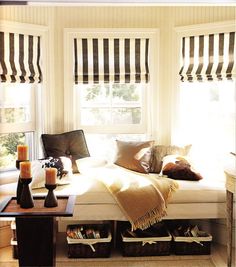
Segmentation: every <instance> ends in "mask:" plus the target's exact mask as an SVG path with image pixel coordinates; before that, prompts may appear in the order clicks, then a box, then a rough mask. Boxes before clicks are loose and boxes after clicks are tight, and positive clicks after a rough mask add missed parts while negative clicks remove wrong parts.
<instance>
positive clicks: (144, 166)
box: [114, 140, 154, 173]
mask: <svg viewBox="0 0 236 267" xmlns="http://www.w3.org/2000/svg"><path fill="white" fill-rule="evenodd" d="M116 143H117V155H116V160H115V162H114V163H115V164H116V165H119V166H121V167H124V168H126V169H129V170H132V171H136V172H141V173H148V172H149V169H150V161H151V158H152V156H151V155H152V146H153V145H154V141H144V142H134V141H132V142H125V141H119V140H116Z"/></svg>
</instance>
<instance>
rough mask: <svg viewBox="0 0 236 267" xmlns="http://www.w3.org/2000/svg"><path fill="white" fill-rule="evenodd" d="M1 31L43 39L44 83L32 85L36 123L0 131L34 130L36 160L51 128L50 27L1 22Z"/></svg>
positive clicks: (5, 174)
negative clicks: (45, 133) (49, 111)
mask: <svg viewBox="0 0 236 267" xmlns="http://www.w3.org/2000/svg"><path fill="white" fill-rule="evenodd" d="M0 31H5V32H11V33H16V34H26V35H35V33H37V35H38V36H40V37H41V39H40V41H41V49H42V50H41V60H42V77H43V81H42V82H41V83H39V84H37V85H34V84H32V86H33V87H34V88H33V93H32V101H33V102H34V103H33V105H34V107H35V108H34V111H33V114H32V117H33V118H34V121H32V123H31V124H30V123H29V124H28V125H27V127H26V128H25V126H26V123H22V124H18V123H15V124H12V125H10V123H6V124H4V125H3V126H4V128H3V129H1V131H0V133H11V132H19V131H20V132H29V131H32V129H33V128H34V131H33V133H34V140H33V143H31V145H32V155H30V156H31V159H32V160H34V159H36V158H39V157H41V156H42V149H41V146H40V137H41V134H42V133H43V132H44V131H45V130H47V129H48V128H49V127H48V125H50V122H49V120H50V119H49V118H50V113H48V112H47V111H48V110H50V109H49V107H50V97H48V94H47V93H46V87H47V86H49V84H50V82H51V80H50V75H49V70H50V60H49V56H48V55H49V53H48V47H50V45H49V31H48V27H47V26H41V25H35V24H28V23H19V22H15V21H7V20H0ZM16 84H17V83H16ZM36 87H38V88H36ZM33 105H32V106H33ZM43 111H44V112H43ZM1 126H2V125H1ZM8 129H10V131H8ZM9 173H11V171H6V172H5V171H3V172H1V178H3V179H4V177H9Z"/></svg>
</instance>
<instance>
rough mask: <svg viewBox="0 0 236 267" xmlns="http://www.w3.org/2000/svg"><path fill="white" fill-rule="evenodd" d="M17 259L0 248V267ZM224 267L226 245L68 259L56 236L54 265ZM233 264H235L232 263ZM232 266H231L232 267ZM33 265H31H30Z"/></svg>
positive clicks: (13, 264) (61, 239)
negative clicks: (185, 252) (184, 252)
mask: <svg viewBox="0 0 236 267" xmlns="http://www.w3.org/2000/svg"><path fill="white" fill-rule="evenodd" d="M17 266H18V261H17V260H14V259H13V258H12V248H11V247H6V248H3V249H0V267H17ZM74 266H81V267H108V266H110V267H167V266H168V267H178V266H181V267H226V266H227V265H226V247H224V246H220V245H216V244H213V245H212V253H211V255H201V256H176V255H170V256H159V257H156V256H155V257H122V255H121V254H120V253H119V252H117V251H113V252H112V255H111V257H110V258H106V259H69V258H67V244H66V241H65V236H64V235H62V234H59V235H58V236H57V258H56V267H74ZM233 266H235V265H233ZM233 266H232V267H233ZM32 267H33V266H32Z"/></svg>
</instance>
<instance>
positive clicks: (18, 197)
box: [16, 160, 28, 204]
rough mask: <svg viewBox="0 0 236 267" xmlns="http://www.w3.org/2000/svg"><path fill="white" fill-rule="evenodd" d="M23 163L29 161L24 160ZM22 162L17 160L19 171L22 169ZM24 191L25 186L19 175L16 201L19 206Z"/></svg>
mask: <svg viewBox="0 0 236 267" xmlns="http://www.w3.org/2000/svg"><path fill="white" fill-rule="evenodd" d="M23 161H28V160H23ZM21 162H22V161H21V160H16V168H17V169H18V170H19V169H20V163H21ZM22 189H23V184H22V182H21V179H20V175H19V178H18V182H17V188H16V201H17V204H20V197H21V193H22Z"/></svg>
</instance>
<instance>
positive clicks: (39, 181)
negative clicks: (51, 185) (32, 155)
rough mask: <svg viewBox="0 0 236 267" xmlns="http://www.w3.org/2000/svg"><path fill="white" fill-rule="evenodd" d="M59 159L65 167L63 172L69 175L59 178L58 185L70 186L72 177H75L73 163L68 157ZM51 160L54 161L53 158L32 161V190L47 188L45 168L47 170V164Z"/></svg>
mask: <svg viewBox="0 0 236 267" xmlns="http://www.w3.org/2000/svg"><path fill="white" fill-rule="evenodd" d="M59 158H60V160H61V162H62V165H63V171H66V172H67V174H63V175H62V176H61V177H60V176H57V181H56V182H57V185H65V184H69V183H70V179H71V176H72V175H73V174H72V162H71V160H70V159H69V158H67V157H59ZM50 160H52V158H50V159H43V160H34V161H32V163H31V167H32V182H31V183H30V186H31V188H32V189H36V188H42V187H45V168H47V164H49V163H50ZM50 165H51V164H50ZM51 167H53V166H51Z"/></svg>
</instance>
